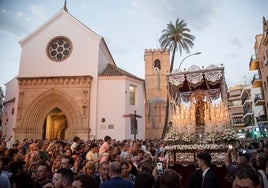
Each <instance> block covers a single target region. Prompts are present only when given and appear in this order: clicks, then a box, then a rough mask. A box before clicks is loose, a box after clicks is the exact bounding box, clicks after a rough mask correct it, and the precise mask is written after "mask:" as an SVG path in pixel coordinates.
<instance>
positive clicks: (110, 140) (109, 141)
mask: <svg viewBox="0 0 268 188" xmlns="http://www.w3.org/2000/svg"><path fill="white" fill-rule="evenodd" d="M104 141H105V142H108V143H111V142H112V138H111V137H110V136H105V137H104Z"/></svg>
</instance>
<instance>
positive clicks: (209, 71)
mask: <svg viewBox="0 0 268 188" xmlns="http://www.w3.org/2000/svg"><path fill="white" fill-rule="evenodd" d="M167 77H168V81H169V94H170V97H171V99H172V100H174V101H178V100H181V99H182V100H183V101H185V102H188V101H189V100H191V98H192V95H194V93H195V92H196V91H198V93H199V96H200V95H201V96H203V97H204V98H205V97H206V98H207V99H212V100H216V99H217V98H219V97H220V95H221V97H222V98H223V100H225V99H226V98H225V94H224V93H223V92H226V83H225V78H224V67H222V66H220V67H219V66H216V65H210V66H208V67H206V68H202V69H201V68H200V67H199V66H197V65H192V66H191V67H190V68H189V69H188V70H187V71H175V72H172V73H170V74H168V75H167Z"/></svg>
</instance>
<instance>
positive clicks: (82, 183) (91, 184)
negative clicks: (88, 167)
mask: <svg viewBox="0 0 268 188" xmlns="http://www.w3.org/2000/svg"><path fill="white" fill-rule="evenodd" d="M72 188H97V184H96V181H95V179H94V178H93V177H92V176H88V175H79V176H77V177H76V178H75V179H74V181H73V184H72Z"/></svg>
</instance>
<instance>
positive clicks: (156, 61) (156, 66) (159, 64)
mask: <svg viewBox="0 0 268 188" xmlns="http://www.w3.org/2000/svg"><path fill="white" fill-rule="evenodd" d="M154 69H155V70H161V63H160V60H159V59H156V60H155V61H154Z"/></svg>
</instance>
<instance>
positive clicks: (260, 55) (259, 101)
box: [249, 17, 268, 132]
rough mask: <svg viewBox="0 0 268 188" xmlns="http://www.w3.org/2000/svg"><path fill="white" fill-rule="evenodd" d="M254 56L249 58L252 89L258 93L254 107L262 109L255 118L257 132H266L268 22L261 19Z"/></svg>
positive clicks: (267, 105) (267, 106)
mask: <svg viewBox="0 0 268 188" xmlns="http://www.w3.org/2000/svg"><path fill="white" fill-rule="evenodd" d="M254 51H255V54H254V55H252V56H251V58H250V62H249V70H250V71H255V74H254V77H253V79H252V87H253V88H259V89H260V93H258V94H256V95H255V96H254V105H255V106H260V107H262V108H263V111H264V113H263V114H262V115H260V116H257V120H258V130H259V131H260V132H264V131H266V130H267V128H268V127H267V108H268V90H267V86H268V21H267V20H266V19H265V17H263V33H262V34H258V35H256V37H255V44H254Z"/></svg>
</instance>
